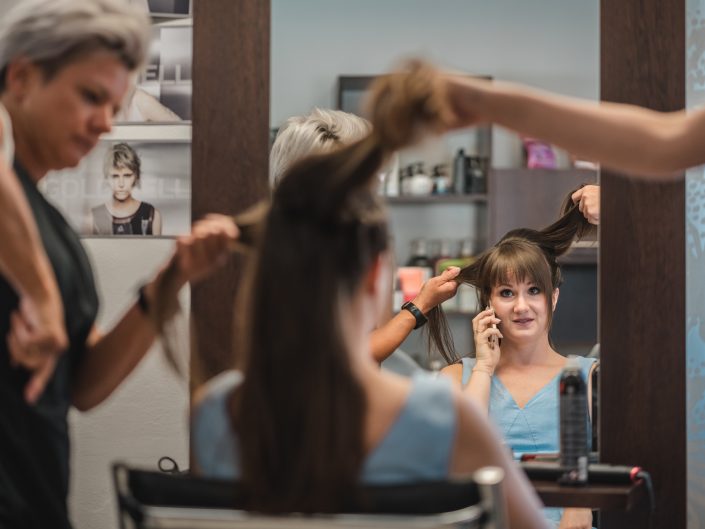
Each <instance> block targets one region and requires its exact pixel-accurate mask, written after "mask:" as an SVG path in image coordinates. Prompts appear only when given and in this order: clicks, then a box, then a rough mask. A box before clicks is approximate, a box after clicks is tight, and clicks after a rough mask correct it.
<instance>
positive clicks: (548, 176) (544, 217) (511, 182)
mask: <svg viewBox="0 0 705 529" xmlns="http://www.w3.org/2000/svg"><path fill="white" fill-rule="evenodd" d="M596 180H597V173H595V172H594V171H587V170H582V169H566V170H547V169H493V170H492V171H491V174H490V178H489V182H490V185H491V189H490V194H489V197H490V207H489V211H490V243H491V244H494V243H495V242H497V241H498V240H499V239H500V238H501V237H502V236H504V234H505V233H507V232H508V231H510V230H513V229H516V228H534V229H540V228H543V227H545V226H548V225H549V224H551V223H552V222H554V221H555V220H556V219H557V218H558V214H559V213H560V208H561V205H562V204H563V201H564V200H565V198H566V197H567V196H568V193H569V192H570V191H572V190H574V189H577V188H578V187H579V186H580V185H582V184H594V183H595V182H596Z"/></svg>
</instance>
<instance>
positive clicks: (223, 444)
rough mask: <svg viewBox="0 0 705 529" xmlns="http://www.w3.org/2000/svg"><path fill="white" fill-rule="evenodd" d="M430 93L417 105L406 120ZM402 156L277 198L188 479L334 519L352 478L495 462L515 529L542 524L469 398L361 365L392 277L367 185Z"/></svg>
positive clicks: (329, 162)
mask: <svg viewBox="0 0 705 529" xmlns="http://www.w3.org/2000/svg"><path fill="white" fill-rule="evenodd" d="M421 81H422V80H421ZM418 84H419V85H420V86H418V87H417V88H416V90H417V91H422V89H423V83H422V82H420V83H418ZM424 95H425V92H423V93H422V94H420V95H418V96H415V97H413V96H414V95H413V94H411V95H410V99H412V101H411V102H410V105H409V108H410V111H415V109H416V106H414V105H412V104H411V103H413V102H415V100H416V99H418V98H423V96H424ZM421 115H422V116H424V117H426V116H425V114H421ZM426 119H432V116H431V117H427V118H426ZM412 125H413V122H410V123H409V126H410V127H411V126H412ZM407 141H408V138H407ZM397 146H398V145H389V144H388V143H386V142H385V139H384V138H382V137H379V136H377V135H370V136H368V137H366V138H365V139H363V140H361V141H359V142H357V143H354V144H352V145H350V146H347V147H343V148H341V149H338V150H334V151H333V152H331V153H328V154H325V155H320V156H316V157H313V158H308V159H306V160H304V161H302V162H299V163H298V164H296V165H294V166H293V167H292V168H291V169H290V171H289V172H288V174H287V175H286V177H285V178H284V179H283V180H282V181H281V182H280V184H279V185H278V187H277V188H276V190H275V191H274V195H273V200H272V204H271V208H270V209H269V212H268V213H267V215H266V219H265V222H264V224H263V228H262V233H261V235H260V237H261V240H260V241H259V243H258V244H257V250H256V255H255V256H253V258H252V259H251V261H250V263H249V264H250V267H249V270H248V276H247V277H246V282H245V288H244V289H243V290H242V291H241V293H242V294H243V297H242V298H241V299H240V302H241V305H240V310H239V312H238V313H239V314H240V315H241V320H240V321H239V323H240V328H239V330H238V336H240V337H241V339H242V343H241V349H242V351H243V353H244V355H243V357H241V358H240V362H239V364H238V370H237V371H229V372H225V373H222V374H221V375H219V376H218V377H216V378H214V379H213V380H211V381H210V382H209V383H208V385H207V386H206V387H205V388H204V390H203V391H202V393H201V394H200V395H199V396H198V397H197V399H196V402H195V408H194V412H193V425H192V430H191V431H192V449H193V454H194V457H193V462H194V468H195V470H197V471H200V473H201V474H203V475H206V476H210V477H219V478H237V479H240V480H241V481H242V482H243V484H244V485H245V487H246V490H247V491H248V493H249V507H250V508H251V509H255V510H259V511H262V512H291V511H297V512H333V511H336V510H337V509H339V508H340V505H341V502H342V499H343V498H344V497H346V496H348V495H349V494H350V493H351V492H352V491H353V489H354V487H355V486H356V485H357V484H358V483H360V482H363V483H388V484H389V483H408V482H413V481H421V480H435V479H446V478H449V477H453V476H463V475H467V474H468V473H470V472H472V471H474V470H476V469H478V468H479V467H481V466H484V465H498V466H500V467H502V468H503V469H504V471H505V473H506V477H505V482H504V491H505V493H506V498H507V504H508V515H509V521H510V525H511V527H514V528H517V527H522V528H534V527H546V521H545V519H544V518H543V516H542V515H541V511H540V505H539V502H538V499H537V497H536V495H535V493H534V492H533V491H532V489H531V487H530V486H529V483H528V481H527V480H526V478H525V476H524V475H523V474H522V473H521V472H520V471H519V470H518V468H517V467H516V466H515V465H514V464H513V463H512V461H511V458H510V457H509V456H508V454H507V453H506V451H505V450H504V449H503V448H502V446H501V444H500V443H499V440H498V439H497V438H496V435H495V434H494V433H493V431H492V428H491V427H490V426H489V424H488V422H487V420H486V418H485V417H484V416H483V414H482V412H481V411H480V410H479V409H478V408H477V406H476V405H475V404H474V403H473V402H472V400H471V399H469V398H468V397H466V396H464V395H463V394H462V393H461V391H460V390H459V389H454V388H453V386H452V383H451V382H450V381H448V380H447V379H445V378H443V377H441V378H431V377H429V376H427V375H419V376H417V377H414V378H413V379H407V378H403V377H400V376H397V375H394V374H392V373H389V372H385V371H383V370H380V369H379V368H378V367H377V365H376V363H375V362H374V361H373V359H372V357H371V355H370V351H369V347H370V341H369V329H370V328H371V327H372V326H373V325H374V324H375V323H376V321H378V319H379V317H380V315H381V314H383V312H384V311H385V310H387V309H388V307H387V305H388V301H389V297H390V296H389V293H390V291H391V276H392V274H391V266H390V254H389V249H388V247H387V245H388V232H387V217H386V213H385V211H384V207H383V205H382V204H381V202H380V200H379V198H378V197H377V196H376V194H375V191H374V185H373V182H374V180H375V178H376V175H377V172H378V170H379V168H380V167H381V166H382V163H383V162H384V158H385V156H386V155H388V154H389V153H390V152H391V151H392V150H393V149H395V148H396V147H397Z"/></svg>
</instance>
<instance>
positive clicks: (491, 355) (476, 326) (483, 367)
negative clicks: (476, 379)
mask: <svg viewBox="0 0 705 529" xmlns="http://www.w3.org/2000/svg"><path fill="white" fill-rule="evenodd" d="M500 322H501V320H500V319H499V318H497V317H496V316H495V313H494V310H492V308H491V307H487V308H486V309H485V310H483V311H482V312H480V313H479V314H478V315H477V316H475V317H474V318H473V320H472V330H473V335H474V339H475V358H476V361H475V367H474V368H473V371H476V370H477V371H484V372H485V373H487V374H488V375H490V376H492V375H493V374H494V370H495V368H496V367H497V364H498V363H499V358H500V348H499V338H502V333H501V332H500V331H499V329H498V328H497V324H498V323H500Z"/></svg>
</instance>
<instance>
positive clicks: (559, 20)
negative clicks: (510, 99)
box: [270, 0, 599, 167]
mask: <svg viewBox="0 0 705 529" xmlns="http://www.w3.org/2000/svg"><path fill="white" fill-rule="evenodd" d="M411 55H421V56H423V57H426V58H428V59H430V60H432V61H434V62H436V63H438V64H442V65H444V66H447V67H449V68H454V69H457V70H461V71H465V72H469V73H473V74H482V75H491V76H492V77H494V78H497V79H503V80H508V81H518V82H522V83H528V84H530V85H533V86H536V87H539V88H544V89H549V90H553V91H557V92H560V93H564V94H567V95H574V96H579V97H586V98H590V99H597V98H598V95H599V2H598V0H532V1H530V2H527V1H523V0H491V1H487V0H437V1H431V0H383V1H380V0H355V1H345V0H295V1H292V0H272V62H271V68H272V77H271V94H272V103H271V118H270V120H271V124H272V126H273V127H276V126H279V125H280V124H281V123H282V122H283V121H284V120H285V119H286V118H287V117H289V116H292V115H296V114H302V113H306V112H307V111H308V110H310V109H311V108H312V107H313V106H321V107H333V106H334V105H335V101H336V99H335V91H336V89H337V88H336V82H337V76H338V75H370V74H378V73H382V72H385V71H387V70H389V68H390V67H392V66H393V65H394V64H395V63H396V62H398V61H399V59H401V58H404V57H408V56H411ZM494 151H495V152H494V164H495V166H497V167H512V166H518V165H519V157H520V153H521V149H520V147H519V144H518V143H517V140H516V138H514V137H513V136H507V135H506V134H503V133H502V132H501V131H497V132H496V134H495V141H494Z"/></svg>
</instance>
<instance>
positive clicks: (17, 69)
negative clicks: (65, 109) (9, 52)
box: [5, 58, 44, 101]
mask: <svg viewBox="0 0 705 529" xmlns="http://www.w3.org/2000/svg"><path fill="white" fill-rule="evenodd" d="M43 80H44V77H43V75H42V72H41V71H40V70H39V67H38V66H37V65H36V64H34V63H33V62H31V61H30V60H29V59H25V58H19V59H15V60H13V61H12V62H11V63H10V64H8V65H7V70H6V72H5V91H6V92H7V93H9V94H10V95H11V96H12V97H14V98H15V99H16V100H17V101H22V100H23V99H24V97H25V95H26V94H27V93H28V92H29V90H30V89H31V87H32V86H33V85H34V84H37V83H42V82H43Z"/></svg>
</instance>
